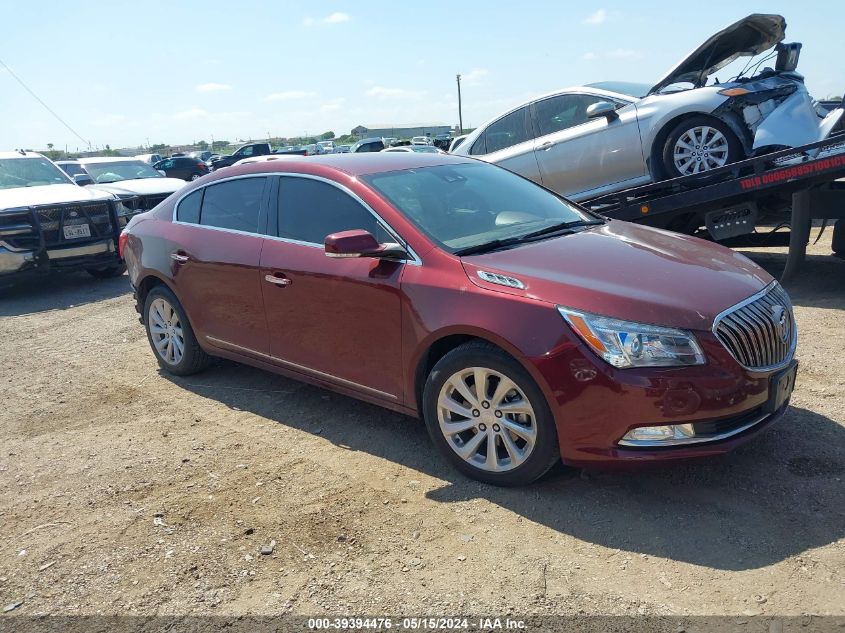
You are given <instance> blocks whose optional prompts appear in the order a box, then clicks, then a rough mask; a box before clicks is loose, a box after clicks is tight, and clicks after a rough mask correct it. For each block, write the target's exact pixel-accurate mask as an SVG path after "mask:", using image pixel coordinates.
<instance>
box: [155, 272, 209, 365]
mask: <svg viewBox="0 0 845 633" xmlns="http://www.w3.org/2000/svg"><path fill="white" fill-rule="evenodd" d="M144 325H145V326H146V329H147V340H149V342H150V347H152V350H153V354H155V357H156V360H157V361H158V364H159V365H160V366H161V368H162V369H164V370H165V371H166V372H168V373H170V374H174V375H176V376H188V375H190V374H195V373H197V372H199V371H202V370H203V369H205V368H206V367H207V366H208V364H209V362H210V361H211V357H210V356H209V355H208V354H206V353H205V352H204V351H203V349H202V348H201V347H200V345H199V343H198V342H197V337H196V336H195V335H194V330H193V328H192V327H191V324H190V322H189V321H188V317H187V315H186V314H185V309H184V308H183V307H182V304H181V303H179V299H177V298H176V295H175V294H173V292H171V291H170V289H169V288H167V287H165V286H156V287H154V288H153V289H152V290H150V292H149V293H148V294H147V298H146V300H145V301H144Z"/></svg>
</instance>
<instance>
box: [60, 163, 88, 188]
mask: <svg viewBox="0 0 845 633" xmlns="http://www.w3.org/2000/svg"><path fill="white" fill-rule="evenodd" d="M55 164H56V165H57V166H58V167H59V169H61V170H62V171H63V172H65V173H66V174H67V175H68V176H70V178H71V180H73V181H74V182H76V184H91V182H93V181H91V182H88V180H90V179H91V177H90V176H89V175H88V172H87V171H85V168H84V167H83V166H82V164H81V163H80V162H79V161H78V160H57V161H55ZM77 176H79V177H80V178H79V179H77ZM86 179H87V180H86Z"/></svg>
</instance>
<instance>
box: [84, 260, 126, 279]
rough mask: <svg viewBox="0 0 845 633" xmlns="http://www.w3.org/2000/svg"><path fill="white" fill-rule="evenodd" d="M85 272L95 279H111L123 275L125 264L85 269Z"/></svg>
mask: <svg viewBox="0 0 845 633" xmlns="http://www.w3.org/2000/svg"><path fill="white" fill-rule="evenodd" d="M85 272H87V273H88V274H89V275H91V276H92V277H95V278H97V279H110V278H112V277H120V276H121V275H122V274H123V273H125V272H126V264H118V265H117V266H106V267H105V268H86V269H85Z"/></svg>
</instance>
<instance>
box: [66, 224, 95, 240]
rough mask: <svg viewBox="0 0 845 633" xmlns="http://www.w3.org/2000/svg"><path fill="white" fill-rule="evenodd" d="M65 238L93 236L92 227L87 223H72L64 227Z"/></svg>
mask: <svg viewBox="0 0 845 633" xmlns="http://www.w3.org/2000/svg"><path fill="white" fill-rule="evenodd" d="M64 229H65V239H66V240H72V239H74V238H77V237H91V227H90V226H88V225H87V224H72V225H70V226H66V227H64Z"/></svg>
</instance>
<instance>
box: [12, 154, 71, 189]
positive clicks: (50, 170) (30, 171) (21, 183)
mask: <svg viewBox="0 0 845 633" xmlns="http://www.w3.org/2000/svg"><path fill="white" fill-rule="evenodd" d="M69 182H71V181H70V180H69V179H68V177H67V176H65V174H64V172H63V171H62V170H61V169H59V168H58V167H56V166H55V165H54V164H53V163H51V162H50V161H49V160H47V159H46V158H3V159H0V189H15V188H17V187H37V186H39V185H66V184H68V183H69Z"/></svg>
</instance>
